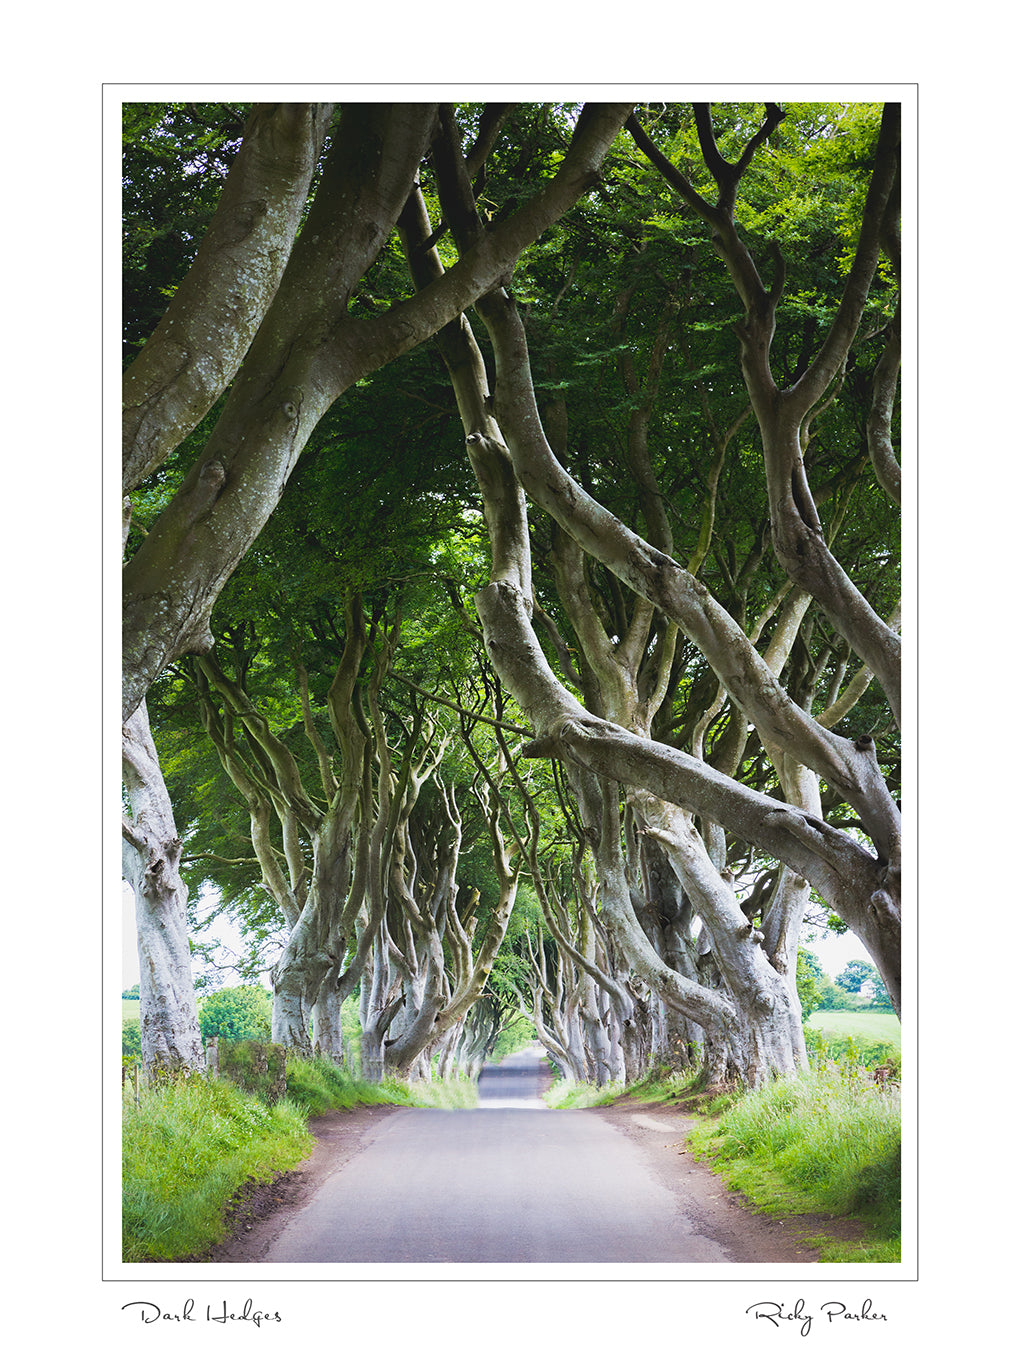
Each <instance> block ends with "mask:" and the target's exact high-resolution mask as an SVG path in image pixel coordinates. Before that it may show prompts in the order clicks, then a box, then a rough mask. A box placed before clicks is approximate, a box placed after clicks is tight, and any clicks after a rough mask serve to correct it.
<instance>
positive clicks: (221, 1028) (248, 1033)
mask: <svg viewBox="0 0 1024 1365" xmlns="http://www.w3.org/2000/svg"><path fill="white" fill-rule="evenodd" d="M199 1026H200V1028H201V1029H202V1032H203V1041H204V1042H205V1041H206V1040H207V1039H208V1038H224V1039H228V1040H232V1041H237V1040H239V1039H242V1038H264V1039H268V1038H269V1037H270V995H269V993H268V992H267V991H265V990H264V989H263V988H262V987H261V986H227V987H225V988H224V989H223V990H220V991H216V992H215V993H214V994H213V995H210V996H207V998H206V999H205V1000H203V1001H202V1002H201V1003H200V1006H199Z"/></svg>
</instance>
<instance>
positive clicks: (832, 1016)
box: [807, 1010, 900, 1043]
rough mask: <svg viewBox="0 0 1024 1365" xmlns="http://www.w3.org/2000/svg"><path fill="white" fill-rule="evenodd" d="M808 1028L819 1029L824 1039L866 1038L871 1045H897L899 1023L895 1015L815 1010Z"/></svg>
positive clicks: (856, 1011)
mask: <svg viewBox="0 0 1024 1365" xmlns="http://www.w3.org/2000/svg"><path fill="white" fill-rule="evenodd" d="M807 1027H808V1028H816V1029H820V1030H821V1032H822V1034H823V1035H824V1036H825V1037H826V1038H867V1039H868V1040H869V1041H870V1042H872V1043H898V1042H899V1041H900V1021H899V1019H897V1017H896V1015H895V1014H873V1013H868V1012H867V1011H865V1012H864V1013H863V1014H862V1013H861V1012H860V1011H859V1010H815V1012H814V1013H813V1014H812V1015H811V1017H810V1019H808V1021H807Z"/></svg>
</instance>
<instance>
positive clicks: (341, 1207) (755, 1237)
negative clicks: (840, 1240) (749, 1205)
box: [259, 1054, 814, 1265]
mask: <svg viewBox="0 0 1024 1365" xmlns="http://www.w3.org/2000/svg"><path fill="white" fill-rule="evenodd" d="M544 1075H545V1073H544V1072H542V1070H541V1063H540V1061H539V1060H538V1058H537V1056H536V1055H535V1054H534V1055H529V1054H519V1056H518V1057H516V1058H511V1059H507V1060H506V1063H505V1065H504V1066H503V1067H501V1068H494V1069H490V1068H489V1069H488V1070H487V1072H486V1073H485V1074H484V1076H483V1077H482V1078H481V1084H480V1106H479V1108H477V1109H471V1110H441V1109H403V1110H397V1111H394V1112H390V1113H388V1114H387V1115H386V1116H385V1117H383V1118H382V1119H381V1120H380V1121H379V1122H377V1123H376V1124H375V1126H374V1127H373V1128H372V1130H371V1131H370V1133H369V1135H368V1136H369V1140H368V1143H367V1145H366V1146H364V1147H363V1149H362V1150H360V1151H358V1152H357V1153H356V1155H354V1156H352V1157H351V1159H350V1160H348V1161H347V1162H346V1163H345V1164H344V1165H342V1166H341V1167H340V1169H338V1170H336V1171H334V1173H333V1174H330V1175H328V1176H327V1178H326V1179H325V1180H324V1181H323V1182H322V1184H320V1186H319V1188H318V1189H317V1191H316V1193H315V1195H314V1197H313V1198H311V1199H310V1200H309V1202H308V1203H306V1205H305V1207H302V1208H299V1209H298V1210H296V1211H295V1212H294V1213H293V1214H292V1215H291V1216H290V1217H288V1218H287V1221H285V1222H284V1225H283V1227H280V1229H279V1230H277V1231H276V1235H274V1236H273V1239H272V1241H271V1242H270V1244H269V1246H268V1247H267V1248H266V1250H265V1251H264V1252H263V1254H262V1255H261V1256H260V1257H259V1259H260V1260H262V1261H264V1262H271V1263H288V1264H298V1263H310V1262H313V1263H318V1264H337V1263H346V1264H362V1265H376V1264H387V1263H397V1262H401V1263H416V1264H428V1263H436V1262H445V1263H467V1262H470V1263H491V1264H493V1263H517V1262H518V1263H522V1262H532V1263H544V1264H562V1263H574V1264H580V1263H585V1264H599V1263H600V1264H607V1263H623V1264H625V1263H634V1264H635V1263H672V1262H690V1263H695V1262H704V1263H707V1262H737V1261H740V1262H744V1261H749V1260H758V1261H795V1260H813V1259H814V1257H813V1256H812V1255H811V1254H810V1253H808V1252H807V1251H806V1250H804V1249H803V1248H800V1247H798V1246H797V1245H796V1244H795V1243H793V1242H792V1241H791V1240H790V1239H789V1238H787V1237H785V1235H784V1234H782V1233H781V1232H780V1231H778V1230H776V1229H775V1228H772V1227H771V1225H770V1224H768V1221H767V1220H766V1219H760V1218H758V1217H757V1216H755V1215H751V1214H749V1213H746V1212H745V1211H737V1209H735V1208H734V1207H732V1206H731V1203H730V1201H728V1200H727V1199H726V1197H725V1196H724V1194H723V1191H722V1189H721V1186H720V1185H719V1184H718V1182H717V1180H716V1179H715V1177H713V1176H711V1175H710V1174H709V1173H707V1172H705V1171H702V1170H701V1169H700V1168H698V1167H697V1166H696V1165H695V1163H694V1162H693V1160H692V1158H690V1157H689V1156H687V1155H685V1153H684V1152H683V1151H682V1150H681V1143H682V1139H683V1136H684V1134H685V1129H686V1126H687V1122H686V1120H685V1118H680V1119H679V1120H678V1121H677V1122H676V1124H675V1125H674V1124H673V1122H672V1121H670V1120H669V1121H666V1120H665V1119H664V1118H660V1117H652V1116H650V1115H649V1114H646V1113H638V1114H635V1115H632V1116H624V1115H623V1114H616V1116H615V1118H614V1119H610V1118H609V1117H608V1115H609V1114H610V1111H601V1110H590V1111H587V1110H550V1109H548V1108H547V1107H546V1106H545V1105H544V1103H543V1101H542V1100H541V1099H540V1098H539V1094H540V1091H541V1087H542V1084H543V1077H544ZM641 1108H647V1107H646V1106H641ZM659 1112H660V1113H663V1112H664V1111H659ZM716 1201H718V1206H717V1208H716ZM737 1219H739V1223H738V1222H737ZM740 1224H742V1226H740Z"/></svg>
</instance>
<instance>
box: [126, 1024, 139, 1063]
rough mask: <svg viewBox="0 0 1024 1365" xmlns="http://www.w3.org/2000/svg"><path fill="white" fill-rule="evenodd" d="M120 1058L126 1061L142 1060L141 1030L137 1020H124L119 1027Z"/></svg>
mask: <svg viewBox="0 0 1024 1365" xmlns="http://www.w3.org/2000/svg"><path fill="white" fill-rule="evenodd" d="M121 1056H122V1058H123V1059H124V1060H126V1061H132V1062H134V1061H141V1060H142V1030H141V1028H140V1026H139V1021H138V1019H126V1020H125V1021H124V1023H123V1024H122V1025H121Z"/></svg>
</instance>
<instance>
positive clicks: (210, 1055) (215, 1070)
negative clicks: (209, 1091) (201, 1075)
mask: <svg viewBox="0 0 1024 1365" xmlns="http://www.w3.org/2000/svg"><path fill="white" fill-rule="evenodd" d="M206 1073H207V1075H208V1076H212V1077H213V1078H214V1080H216V1079H217V1077H218V1075H219V1074H220V1058H219V1056H218V1053H217V1038H216V1036H214V1037H213V1038H208V1039H207V1040H206Z"/></svg>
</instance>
